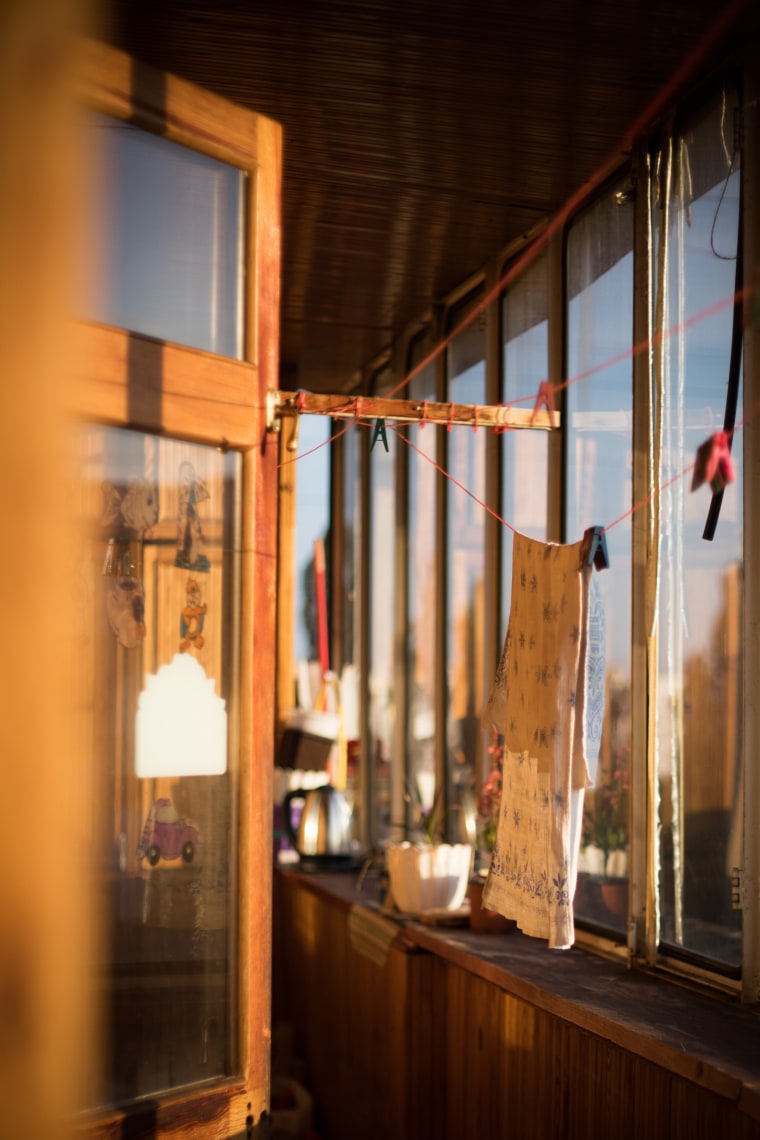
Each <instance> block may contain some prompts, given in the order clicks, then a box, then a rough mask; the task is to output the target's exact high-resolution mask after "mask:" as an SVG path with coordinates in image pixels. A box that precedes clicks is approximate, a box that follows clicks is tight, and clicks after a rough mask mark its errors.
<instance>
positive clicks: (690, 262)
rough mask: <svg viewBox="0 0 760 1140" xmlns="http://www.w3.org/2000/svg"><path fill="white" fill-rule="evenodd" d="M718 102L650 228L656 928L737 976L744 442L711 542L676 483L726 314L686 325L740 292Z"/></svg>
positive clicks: (722, 343) (703, 431)
mask: <svg viewBox="0 0 760 1140" xmlns="http://www.w3.org/2000/svg"><path fill="white" fill-rule="evenodd" d="M726 99H727V103H728V106H726V105H725V104H724V101H723V100H720V101H716V103H715V104H714V105H712V106H710V107H709V108H708V109H707V110H706V112H705V113H704V114H703V115H702V116H701V117H700V118H699V119H697V120H695V121H694V122H693V123H691V124H690V127H689V129H688V130H686V131H685V132H684V133H683V135H682V136H681V137H680V138H678V139H677V146H676V148H675V158H674V171H673V177H672V185H673V187H674V190H673V195H672V197H671V200H670V202H669V219H668V222H667V228H664V227H663V224H662V222H661V220H660V221H659V222H658V230H659V232H658V239H659V242H662V241H663V240H664V241H665V242H666V243H667V246H666V248H667V263H668V266H669V270H668V272H667V278H666V279H663V280H661V281H660V282H658V288H659V290H660V297H661V298H662V300H663V305H664V312H663V326H664V328H665V329H666V330H667V329H676V328H679V329H680V330H681V331H676V332H674V333H673V334H672V335H670V336H668V337H667V338H666V341H665V345H664V353H663V368H662V377H663V379H662V390H661V396H660V405H659V411H660V414H661V418H662V425H663V439H662V458H661V464H660V471H659V481H660V484H661V485H662V486H663V492H662V495H661V501H660V504H659V506H660V529H661V547H660V594H659V646H660V653H659V672H658V692H659V695H658V706H657V711H658V739H657V743H658V775H659V794H660V818H659V825H660V831H659V836H660V853H659V854H660V915H659V919H660V940H661V944H662V945H663V946H665V947H666V948H667V949H668V950H669V951H670V952H673V951H675V952H678V953H684V952H686V953H691V954H695V955H698V956H699V957H701V958H707V959H710V960H712V961H713V962H716V963H718V964H721V965H723V966H724V967H725V968H729V969H730V968H735V969H738V967H739V966H740V963H741V914H740V913H739V912H735V911H732V909H731V873H732V868H733V867H734V866H738V865H740V864H741V846H742V826H741V818H742V805H741V783H742V781H741V736H740V720H739V717H740V701H741V691H742V682H741V669H742V661H741V632H740V631H741V626H742V617H741V611H742V537H743V536H742V499H741V490H740V488H741V486H742V433H741V431H738V432H736V434H735V435H734V437H733V448H732V457H733V463H734V467H735V474H736V483H735V484H732V485H729V486H728V488H727V489H726V492H725V495H724V498H723V503H722V508H721V512H720V519H719V522H718V526H717V530H716V535H715V539H714V541H712V542H708V541H705V540H704V539H703V538H702V532H703V529H704V525H705V520H706V516H707V511H708V507H709V504H710V499H711V493H710V490H709V488H708V487H706V486H705V487H702V488H700V489H699V490H698V491H696V492H695V493H693V494H692V493H690V488H689V480H690V476H688V477H687V478H683V477H681V478H678V476H679V475H681V473H682V472H684V469H685V468H688V467H689V466H690V465H691V464H692V463H693V462H694V457H695V454H696V450H697V447H698V446H699V445H700V444H701V443H703V442H704V441H705V440H706V439H707V438H708V437H709V436H710V435H711V434H712V433H713V432H714V431H716V430H718V429H719V428H721V427H722V426H723V417H724V412H725V406H726V393H727V377H728V369H729V355H730V348H731V334H732V311H731V306H730V305H726V306H725V307H723V308H720V309H719V311H716V312H713V313H712V315H710V316H709V317H706V318H704V319H701V318H699V319H696V320H692V318H695V317H698V316H699V314H701V313H704V312H705V311H706V310H708V309H709V308H710V307H711V306H715V304H716V302H720V301H725V300H726V299H727V298H728V299H730V298H731V296H732V294H733V292H734V287H735V273H736V249H737V231H738V218H739V181H740V174H739V170H738V156H736V155H732V149H733V138H732V135H731V127H730V124H731V123H732V122H733V114H734V109H732V107H731V105H730V104H731V98H730V97H729V96H727V97H726ZM685 322H691V323H689V324H688V327H686V325H685ZM739 401H740V405H741V396H740V397H739ZM673 477H676V478H675V481H674V482H673V483H672V485H671V486H669V487H668V486H667V485H666V484H667V482H668V480H670V479H671V478H673Z"/></svg>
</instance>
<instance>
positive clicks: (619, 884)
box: [599, 878, 628, 920]
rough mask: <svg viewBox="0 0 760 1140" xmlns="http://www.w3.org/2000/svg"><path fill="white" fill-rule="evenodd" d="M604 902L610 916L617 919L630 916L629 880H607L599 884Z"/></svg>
mask: <svg viewBox="0 0 760 1140" xmlns="http://www.w3.org/2000/svg"><path fill="white" fill-rule="evenodd" d="M599 892H600V894H601V896H602V902H603V903H604V905H605V906H606V907H607V910H608V911H609V912H610V914H611V915H612V916H613V917H614V918H617V919H620V920H622V919H625V918H627V916H628V880H627V879H622V878H605V879H602V881H601V883H600V884H599Z"/></svg>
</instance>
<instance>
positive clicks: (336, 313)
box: [99, 0, 756, 392]
mask: <svg viewBox="0 0 760 1140" xmlns="http://www.w3.org/2000/svg"><path fill="white" fill-rule="evenodd" d="M753 9H755V10H756V0H750V4H749V6H748V7H747V8H745V9H743V12H744V14H743V15H740V17H739V19H738V20H734V19H733V18H732V19H727V20H726V23H727V24H728V32H727V34H721V35H720V36H716V37H711V39H710V45H709V50H708V53H707V55H706V57H705V62H706V63H707V64H708V65H709V63H710V60H711V59H712V58H714V57H719V56H722V55H724V54H725V52H726V50H727V49H728V48H729V47H730V40H731V39H734V40H737V41H740V38H741V35H742V31H741V20H744V19H748V18H749V16H748V15H747V14H746V13H747V12H750V11H752V10H753ZM727 10H728V5H725V6H723V8H722V9H721V5H716V4H715V3H714V0H631V2H629V3H627V4H626V3H624V2H622V0H534V2H533V3H528V2H525V0H521V2H520V3H519V4H518V3H516V2H515V0H501V2H497V0H491V2H489V0H469V2H467V3H464V2H462V0H450V2H447V0H105V2H104V4H103V6H102V19H101V29H100V32H99V34H100V35H101V36H102V38H104V39H105V40H106V41H107V42H110V43H112V44H114V45H115V46H117V47H120V48H122V49H124V50H126V51H128V52H130V53H131V54H133V55H134V56H136V57H137V58H138V59H140V60H142V61H143V62H145V63H149V64H152V65H154V66H156V67H160V68H163V69H165V70H168V71H170V72H173V73H175V74H177V75H179V76H182V77H183V78H185V79H189V80H191V81H192V82H194V83H197V84H200V85H201V86H203V87H206V88H209V89H210V90H212V91H215V92H217V93H219V94H220V95H223V96H225V97H226V98H228V99H232V100H234V101H235V102H237V103H240V104H242V105H244V106H246V107H249V108H251V109H253V110H256V111H259V112H262V113H264V114H266V115H269V116H271V117H272V118H274V119H276V120H277V121H278V122H280V123H281V124H282V125H283V128H284V171H283V271H282V311H281V350H280V352H281V364H282V386H283V387H285V388H294V387H300V388H305V389H307V390H310V391H315V392H320V391H321V392H338V391H349V390H353V389H354V388H355V387H356V385H357V378H360V377H361V374H362V369H363V368H364V367H365V366H366V365H367V364H368V362H370V361H371V360H372V359H373V358H375V357H376V356H377V355H378V354H379V353H381V352H382V351H383V350H384V349H385V348H387V346H388V345H389V344H390V343H391V342H392V341H393V340H394V339H395V338H396V337H397V336H398V335H399V333H400V332H401V331H402V329H403V328H404V327H405V326H406V325H407V323H408V322H409V321H411V320H413V319H415V318H416V317H418V316H419V315H420V314H421V312H422V311H423V310H425V309H426V308H427V307H428V306H429V305H430V304H431V302H432V301H434V300H440V299H442V298H443V297H444V295H445V294H446V293H447V292H449V291H450V290H451V289H452V288H455V287H456V286H457V285H458V284H460V283H461V282H462V281H463V280H464V279H465V278H466V277H468V276H469V275H470V274H472V273H473V272H474V271H476V270H477V269H479V268H480V267H481V266H483V265H484V264H485V263H486V262H487V261H489V260H490V259H492V258H493V256H494V254H495V253H496V252H497V251H498V250H500V249H504V248H506V247H507V246H508V245H509V244H510V243H511V242H513V241H514V240H515V239H518V238H519V237H520V235H522V234H524V233H525V232H526V231H529V230H530V229H531V228H532V227H533V226H535V225H536V224H538V223H540V222H541V220H542V219H545V218H551V217H552V216H555V215H556V213H557V212H558V211H559V210H560V209H561V208H562V207H563V206H564V204H565V203H566V202H567V201H568V200H569V199H570V198H571V196H573V195H576V194H577V193H578V192H579V190H580V189H581V188H582V187H583V186H584V184H585V183H587V182H588V180H589V179H590V178H591V177H592V175H594V173H595V172H596V171H597V170H598V169H599V168H600V165H601V164H602V163H604V162H605V161H606V160H607V159H609V158H610V156H612V155H614V154H615V153H616V152H618V151H620V142H621V140H625V137H626V133H627V132H628V131H629V130H630V128H631V127H632V125H633V124H634V123H635V122H636V121H637V120H638V119H639V118H640V116H641V115H642V112H644V110H645V109H646V108H647V107H649V106H651V104H652V101H653V99H655V97H656V96H657V95H658V93H659V92H661V91H662V90H663V88H664V87H666V86H667V85H670V84H671V83H672V81H673V79H674V77H675V76H676V73H677V69H678V68H679V66H680V65H681V64H682V63H683V61H684V60H686V59H688V57H689V56H690V54H693V52H694V50H695V48H696V47H697V45H699V44H700V43H701V42H703V41H704V37H705V35H706V33H708V32H709V30H710V29H711V27H712V26H713V25H714V22H715V20H716V17H717V16H718V15H719V12H720V11H722V12H723V14H724V18H725V13H726V11H727ZM701 70H702V71H703V72H704V67H702V68H701ZM688 82H690V80H687V85H688ZM620 157H621V159H622V158H623V157H624V154H623V153H622V152H621V154H620ZM358 383H359V384H360V386H361V387H362V388H363V387H364V386H365V384H366V381H362V380H361V379H359V380H358Z"/></svg>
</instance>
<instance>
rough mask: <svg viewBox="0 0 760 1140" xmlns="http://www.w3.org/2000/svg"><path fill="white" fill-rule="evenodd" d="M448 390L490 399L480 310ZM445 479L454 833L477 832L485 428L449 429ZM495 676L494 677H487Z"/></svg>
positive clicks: (460, 340)
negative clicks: (459, 485) (474, 429)
mask: <svg viewBox="0 0 760 1140" xmlns="http://www.w3.org/2000/svg"><path fill="white" fill-rule="evenodd" d="M476 301H477V298H472V299H469V300H468V301H466V302H463V303H462V304H461V305H460V306H458V307H457V308H456V309H455V310H454V311H453V312H452V314H451V318H450V321H451V328H456V327H457V326H459V325H461V323H462V322H463V320H464V319H465V317H466V315H467V312H468V310H470V309H471V308H472V306H473V305H474V304H475V303H476ZM447 373H448V390H447V396H446V398H447V399H448V400H450V401H451V402H452V403H457V404H484V403H485V402H486V368H485V326H484V323H483V321H482V320H480V319H479V318H477V317H476V318H475V319H474V320H472V321H470V323H469V324H468V325H467V327H466V328H465V329H463V330H462V331H461V332H459V333H458V334H457V335H456V336H455V337H454V339H453V340H452V342H451V344H450V345H449V348H448V351H447ZM446 440H447V449H448V458H447V464H446V466H447V470H448V472H449V475H450V476H451V477H452V478H453V479H455V480H456V481H457V482H458V483H460V484H461V485H462V487H466V488H467V490H468V491H469V492H471V494H470V495H468V494H466V493H465V492H464V491H463V490H462V488H461V487H457V486H456V485H455V484H454V483H453V482H451V479H448V480H447V481H446V489H445V493H446V533H447V544H446V682H447V702H446V775H447V780H448V789H447V790H448V805H449V812H450V814H449V819H448V821H447V825H448V828H449V834H450V835H452V837H454V838H457V839H468V838H469V839H472V838H474V836H473V835H472V834H471V833H470V832H469V830H468V825H470V826H474V823H475V811H476V802H475V780H476V772H477V770H478V768H479V766H480V763H481V755H482V749H483V739H482V736H483V734H482V731H481V727H480V722H481V717H482V714H483V705H484V686H483V665H484V660H483V654H484V648H483V621H484V610H483V606H484V596H483V590H484V574H485V564H484V545H483V544H484V539H485V510H484V508H483V507H482V506H481V505H480V504H479V503H477V502H475V499H474V498H472V497H471V496H475V497H476V498H477V499H479V500H480V502H481V503H483V502H484V501H485V481H486V468H485V454H486V449H485V432H483V431H477V432H476V431H473V430H471V429H469V428H467V427H459V428H456V429H455V430H454V431H452V432H451V433H447V436H446ZM489 683H490V678H489Z"/></svg>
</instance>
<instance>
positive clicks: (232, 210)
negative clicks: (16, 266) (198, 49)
mask: <svg viewBox="0 0 760 1140" xmlns="http://www.w3.org/2000/svg"><path fill="white" fill-rule="evenodd" d="M87 122H88V130H87V132H86V136H85V137H86V140H87V144H88V147H89V155H88V158H89V162H90V169H91V176H92V184H91V186H90V201H89V203H88V209H87V214H86V219H87V226H88V235H87V236H88V256H89V263H88V267H87V270H88V271H87V279H86V281H85V283H84V293H83V297H82V300H81V313H82V315H83V316H85V317H88V318H90V319H92V320H96V321H101V322H102V323H104V324H108V325H115V326H116V327H118V328H124V329H130V330H131V331H132V332H137V333H143V334H145V335H147V336H153V337H159V338H161V339H162V340H169V341H174V342H176V343H178V344H184V345H189V346H190V347H193V348H201V349H206V350H207V351H209V352H215V353H219V354H220V355H224V356H230V357H234V358H236V359H241V358H242V355H243V343H242V328H243V321H242V312H243V262H242V254H241V250H242V241H243V217H244V210H243V208H244V185H245V175H244V174H243V172H242V171H241V170H236V169H235V168H234V167H232V166H228V165H226V164H225V163H222V162H218V161H217V160H216V159H213V158H208V157H207V156H206V155H202V154H199V153H197V152H196V151H193V150H190V149H189V148H187V147H183V146H179V145H178V144H177V143H174V142H169V141H168V140H167V139H163V138H160V137H159V136H158V135H154V134H151V133H149V132H148V131H141V130H139V129H137V128H136V127H133V126H131V125H130V124H129V123H126V122H123V121H121V120H119V119H111V118H108V117H107V116H105V115H96V114H91V115H90V116H89V117H88V120H87Z"/></svg>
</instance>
